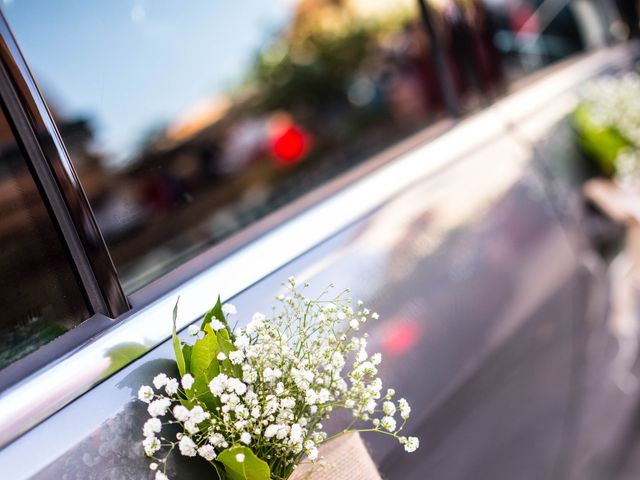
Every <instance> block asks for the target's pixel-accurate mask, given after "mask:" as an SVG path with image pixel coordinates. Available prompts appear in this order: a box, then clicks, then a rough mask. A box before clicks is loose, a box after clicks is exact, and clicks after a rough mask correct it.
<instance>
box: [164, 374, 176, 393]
mask: <svg viewBox="0 0 640 480" xmlns="http://www.w3.org/2000/svg"><path fill="white" fill-rule="evenodd" d="M179 386H180V384H179V383H178V380H176V379H175V378H170V379H169V380H167V383H166V385H165V386H164V389H165V391H166V392H167V393H168V394H169V395H175V394H176V393H178V387H179Z"/></svg>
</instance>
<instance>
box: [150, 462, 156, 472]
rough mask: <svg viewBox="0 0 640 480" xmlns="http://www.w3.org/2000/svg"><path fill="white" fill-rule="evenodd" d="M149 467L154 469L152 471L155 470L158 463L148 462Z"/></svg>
mask: <svg viewBox="0 0 640 480" xmlns="http://www.w3.org/2000/svg"><path fill="white" fill-rule="evenodd" d="M149 468H150V469H151V470H154V471H155V470H157V469H158V464H157V463H156V462H151V463H150V464H149Z"/></svg>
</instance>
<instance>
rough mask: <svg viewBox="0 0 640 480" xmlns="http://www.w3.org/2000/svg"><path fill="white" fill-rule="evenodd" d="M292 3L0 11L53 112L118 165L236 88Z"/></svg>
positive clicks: (133, 1) (40, 4)
mask: <svg viewBox="0 0 640 480" xmlns="http://www.w3.org/2000/svg"><path fill="white" fill-rule="evenodd" d="M292 4H293V2H291V0H269V1H264V0H234V1H228V0H192V1H189V2H182V1H179V0H147V1H144V0H108V1H105V0H63V1H55V2H47V1H35V0H17V1H6V0H5V2H4V6H3V11H4V13H5V15H6V16H7V18H8V20H9V23H10V24H11V27H12V29H13V31H14V34H15V35H16V37H17V40H18V43H19V44H20V46H21V48H22V51H23V53H24V54H25V56H26V58H27V61H28V62H29V63H30V65H31V68H32V69H33V70H34V73H35V75H36V76H37V77H38V78H39V81H40V83H41V85H42V87H43V89H44V90H45V92H49V94H50V95H52V98H51V100H50V102H51V104H52V106H53V108H54V109H57V111H58V112H60V113H62V114H64V116H65V117H66V118H74V117H77V116H85V117H86V116H88V117H89V118H90V119H91V120H92V122H93V125H94V127H96V128H97V129H99V131H97V132H96V134H97V141H98V142H97V145H98V146H99V148H101V149H102V150H104V151H107V152H109V153H110V154H112V155H114V156H115V158H116V160H122V159H123V158H124V157H125V156H126V155H127V154H128V153H130V152H131V149H132V147H135V145H136V144H137V143H138V142H140V141H141V139H142V137H143V136H144V134H145V133H147V132H149V131H150V130H151V129H152V128H154V127H157V126H159V125H162V124H163V123H166V122H168V121H170V120H171V119H172V118H174V117H175V116H177V115H179V114H180V113H182V112H184V111H185V110H186V109H188V108H189V107H190V106H192V105H193V104H194V103H196V101H197V100H198V99H200V98H202V97H203V96H215V95H216V94H217V93H220V92H222V91H225V90H228V89H229V88H230V87H231V86H232V85H233V84H234V82H237V81H238V80H240V79H241V78H242V76H243V74H244V73H245V72H246V71H247V69H248V67H249V66H250V64H251V62H252V60H253V58H254V55H255V52H256V51H257V49H258V48H259V47H260V46H261V45H262V44H263V43H264V42H265V40H267V39H268V38H269V36H270V35H273V34H274V33H276V32H277V31H278V30H279V29H280V28H281V27H282V26H283V24H284V23H285V22H287V21H288V20H289V19H290V15H291V6H292Z"/></svg>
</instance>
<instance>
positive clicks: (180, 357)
mask: <svg viewBox="0 0 640 480" xmlns="http://www.w3.org/2000/svg"><path fill="white" fill-rule="evenodd" d="M179 301H180V297H178V300H176V305H175V306H174V307H173V353H174V355H175V356H176V364H177V365H178V371H179V372H180V376H184V374H185V373H187V365H186V363H185V361H184V354H183V353H182V347H181V345H180V339H179V338H178V333H177V332H176V319H177V318H178V302H179Z"/></svg>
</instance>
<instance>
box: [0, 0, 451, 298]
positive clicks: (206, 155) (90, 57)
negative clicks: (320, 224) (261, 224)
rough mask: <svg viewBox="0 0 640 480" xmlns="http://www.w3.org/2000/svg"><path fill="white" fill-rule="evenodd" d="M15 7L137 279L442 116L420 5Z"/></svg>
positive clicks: (52, 100)
mask: <svg viewBox="0 0 640 480" xmlns="http://www.w3.org/2000/svg"><path fill="white" fill-rule="evenodd" d="M3 9H4V12H5V15H6V16H7V18H8V20H9V23H10V24H11V26H12V29H13V31H14V34H15V35H16V37H17V40H18V43H19V44H20V46H21V48H22V50H23V52H24V54H25V56H26V58H27V61H28V62H29V64H30V65H31V67H32V69H33V71H34V74H35V76H36V77H37V79H38V81H39V83H40V86H41V88H42V89H43V91H44V93H45V96H46V98H47V101H48V103H49V105H50V107H51V110H52V112H53V115H54V117H55V118H56V120H57V122H58V125H59V127H60V130H61V133H62V136H63V139H64V140H65V143H66V145H67V148H68V150H69V153H70V155H71V157H72V160H73V161H74V164H75V165H76V168H77V170H78V172H79V175H80V178H81V180H82V182H83V185H84V187H85V190H86V192H87V194H88V196H89V199H90V202H91V204H92V206H93V209H94V212H95V214H96V217H97V219H98V222H99V224H100V227H101V229H102V231H103V233H104V235H105V238H106V240H107V243H108V245H109V249H110V252H111V254H112V257H113V259H114V261H115V263H116V266H117V268H118V271H119V274H120V276H121V277H122V279H123V283H124V284H125V288H126V290H128V291H129V292H130V291H133V290H135V289H136V288H138V287H140V286H142V285H144V284H145V283H148V282H149V281H151V280H153V279H154V278H157V277H158V276H160V275H161V274H163V273H164V272H166V271H167V270H169V269H171V268H173V267H174V266H176V265H178V264H180V263H181V262H184V261H185V260H186V259H188V258H190V257H192V256H194V255H196V254H197V253H199V252H201V251H202V250H203V249H205V248H206V247H208V246H210V245H211V244H214V243H216V242H218V241H220V240H221V239H223V238H225V237H227V236H228V235H230V234H231V233H233V232H234V231H236V230H237V229H239V228H241V227H242V226H244V225H246V224H248V223H250V222H252V221H255V220H256V219H258V218H260V217H261V216H264V215H266V214H267V213H269V212H271V211H273V210H274V209H276V208H277V207H279V206H281V205H283V204H285V203H287V202H289V201H291V200H292V199H294V198H296V197H298V196H300V195H301V194H303V193H305V192H307V191H309V190H310V189H311V188H313V187H314V186H316V185H318V184H320V183H321V182H323V181H325V180H326V179H328V178H330V177H331V176H334V175H336V174H337V173H339V172H340V171H343V170H345V169H347V168H349V167H350V166H352V165H354V164H356V163H357V162H360V161H362V160H364V159H366V158H368V157H370V156H371V155H372V154H373V153H375V152H377V151H379V150H380V149H382V148H385V147H387V146H389V145H390V144H392V143H395V142H397V141H398V140H400V139H402V138H403V137H405V136H407V135H408V134H410V133H413V132H416V131H417V130H419V129H421V128H424V126H425V125H427V124H428V123H429V122H431V121H433V119H434V118H437V117H438V116H440V115H442V104H441V98H440V97H441V95H440V93H439V91H438V88H437V86H436V75H435V73H434V71H433V67H432V65H431V56H430V45H429V44H428V41H427V38H426V35H424V30H423V28H422V24H421V23H420V20H419V16H418V15H417V4H416V2H415V1H414V0H402V1H399V0H375V1H374V0H340V1H339V0H300V1H292V0H272V1H268V2H265V1H262V0H241V1H238V2H227V1H222V0H218V1H214V0H206V1H204V0H201V1H194V2H187V3H185V2H176V1H175V0H153V1H150V0H149V1H144V0H131V1H119V2H105V1H95V0H91V1H88V0H83V1H80V0H64V1H59V2H42V1H40V2H35V1H29V0H22V1H19V2H9V3H7V4H5V6H4V7H3Z"/></svg>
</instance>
